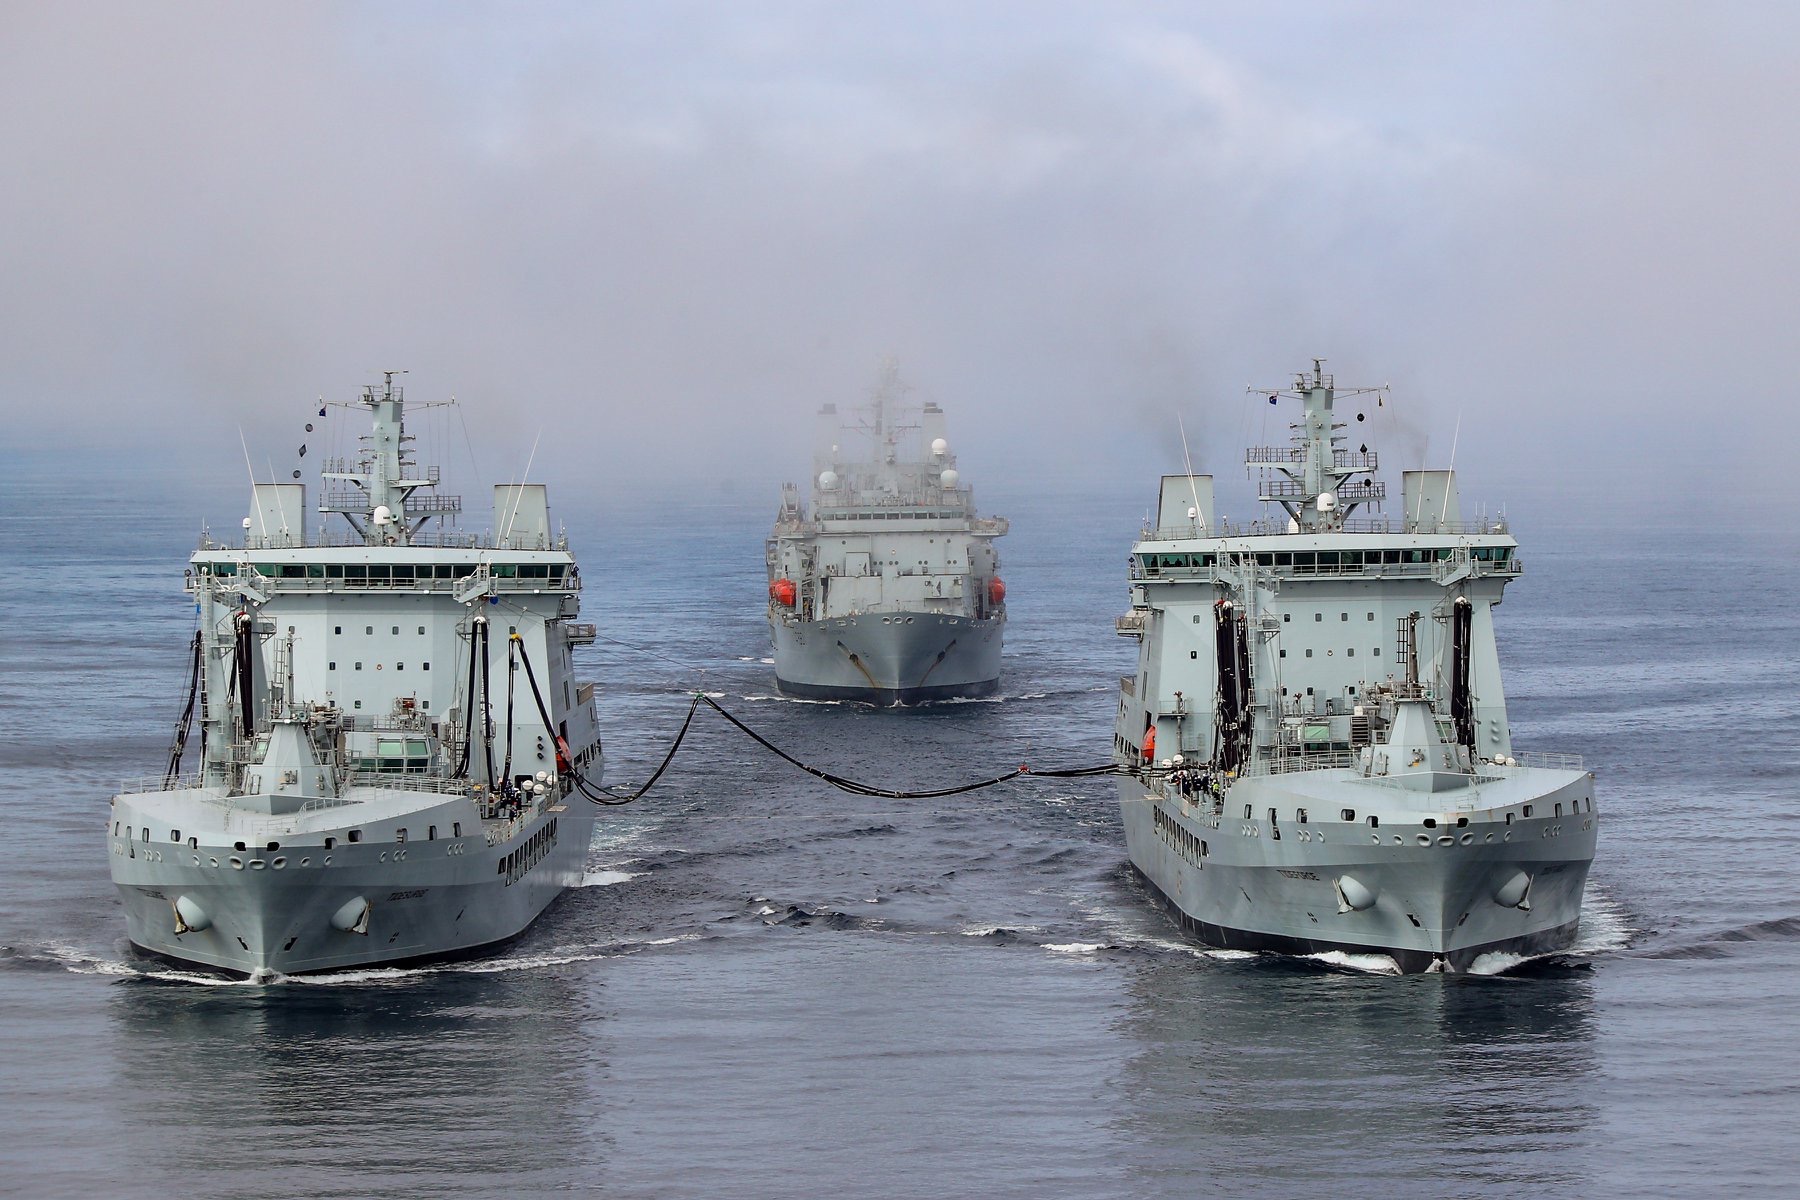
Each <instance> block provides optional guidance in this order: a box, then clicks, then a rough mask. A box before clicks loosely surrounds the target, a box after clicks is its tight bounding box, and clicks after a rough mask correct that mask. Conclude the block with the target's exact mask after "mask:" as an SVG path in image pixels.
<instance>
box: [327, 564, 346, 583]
mask: <svg viewBox="0 0 1800 1200" xmlns="http://www.w3.org/2000/svg"><path fill="white" fill-rule="evenodd" d="M343 577H344V564H343V563H326V564H325V578H327V579H342V578H343Z"/></svg>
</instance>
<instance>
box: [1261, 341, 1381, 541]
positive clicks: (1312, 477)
mask: <svg viewBox="0 0 1800 1200" xmlns="http://www.w3.org/2000/svg"><path fill="white" fill-rule="evenodd" d="M1324 367H1325V360H1324V359H1322V358H1315V359H1313V369H1312V372H1311V373H1310V374H1308V373H1307V372H1305V371H1302V372H1299V373H1298V374H1296V375H1295V376H1294V386H1293V387H1292V388H1287V389H1263V388H1253V389H1251V390H1252V391H1254V392H1259V393H1264V394H1266V395H1267V396H1268V397H1269V402H1270V403H1271V404H1273V403H1275V402H1276V400H1277V398H1278V397H1280V396H1289V397H1293V398H1295V399H1298V400H1299V401H1300V402H1301V406H1302V417H1301V420H1300V422H1299V423H1298V424H1295V425H1293V426H1291V428H1292V429H1293V430H1294V436H1293V445H1291V446H1253V447H1251V448H1250V449H1249V450H1247V451H1245V452H1244V466H1245V468H1246V469H1247V470H1250V471H1260V472H1261V474H1262V479H1261V487H1260V489H1259V490H1260V494H1259V495H1258V496H1257V499H1259V500H1262V501H1264V502H1268V503H1274V504H1279V505H1281V507H1282V508H1283V509H1285V510H1286V512H1287V515H1288V519H1289V522H1290V526H1289V527H1290V528H1291V529H1293V530H1294V531H1296V532H1306V533H1326V532H1331V531H1334V530H1341V529H1342V528H1343V527H1344V519H1345V518H1346V517H1348V516H1349V515H1350V513H1351V512H1352V511H1353V510H1354V509H1355V508H1356V507H1357V506H1358V505H1361V504H1367V503H1375V502H1379V501H1381V500H1382V499H1384V498H1385V497H1386V496H1387V485H1386V484H1384V483H1380V482H1378V481H1377V480H1376V479H1375V478H1374V472H1375V470H1376V468H1377V466H1378V465H1379V461H1378V458H1377V456H1376V454H1375V452H1374V451H1372V450H1369V449H1367V448H1366V447H1365V448H1363V449H1361V450H1344V449H1340V448H1339V447H1338V443H1339V442H1342V441H1343V440H1344V438H1343V436H1342V435H1341V434H1339V433H1338V430H1340V429H1342V428H1344V425H1343V423H1342V422H1339V421H1336V420H1334V419H1333V413H1332V404H1333V402H1334V401H1335V400H1336V399H1337V397H1338V396H1339V395H1343V396H1363V395H1368V394H1370V393H1372V392H1385V391H1386V390H1387V389H1386V387H1364V388H1350V389H1347V390H1345V391H1343V392H1341V393H1340V392H1339V391H1338V389H1337V386H1336V380H1335V378H1334V377H1333V376H1331V375H1327V374H1326V373H1325V370H1324ZM1356 475H1367V476H1368V478H1367V479H1365V480H1363V481H1362V482H1360V483H1356V482H1352V481H1351V479H1352V476H1356Z"/></svg>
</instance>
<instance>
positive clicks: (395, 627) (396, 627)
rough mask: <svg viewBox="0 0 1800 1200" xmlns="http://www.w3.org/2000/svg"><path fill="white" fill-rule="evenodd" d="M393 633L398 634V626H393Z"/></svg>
mask: <svg viewBox="0 0 1800 1200" xmlns="http://www.w3.org/2000/svg"><path fill="white" fill-rule="evenodd" d="M394 632H395V633H399V632H400V627H399V626H398V625H396V626H394Z"/></svg>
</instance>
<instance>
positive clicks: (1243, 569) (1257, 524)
mask: <svg viewBox="0 0 1800 1200" xmlns="http://www.w3.org/2000/svg"><path fill="white" fill-rule="evenodd" d="M1384 391H1385V389H1356V390H1352V391H1348V392H1338V391H1337V389H1336V388H1335V386H1334V382H1333V379H1332V377H1331V376H1330V375H1328V374H1325V373H1324V371H1323V370H1322V366H1321V364H1320V362H1318V361H1315V362H1314V364H1313V370H1312V372H1311V373H1310V374H1306V373H1302V374H1300V375H1298V376H1297V377H1296V378H1295V382H1294V386H1293V387H1292V388H1290V389H1286V390H1285V391H1283V390H1276V391H1272V392H1268V393H1259V394H1258V395H1259V399H1260V396H1261V395H1263V394H1266V395H1267V396H1268V400H1269V403H1271V404H1277V403H1280V402H1281V401H1282V400H1284V399H1285V400H1287V401H1288V402H1290V403H1291V402H1294V401H1297V402H1298V404H1299V407H1300V415H1299V420H1298V421H1296V422H1295V423H1294V424H1293V425H1292V426H1291V428H1292V429H1293V430H1294V435H1293V438H1292V443H1291V444H1290V445H1286V446H1276V447H1262V448H1253V449H1251V450H1250V451H1249V452H1248V453H1247V455H1246V458H1245V462H1246V466H1247V468H1248V469H1249V471H1250V472H1251V473H1252V475H1253V477H1257V478H1259V479H1260V483H1261V488H1260V495H1259V500H1260V501H1261V503H1263V504H1264V505H1266V506H1268V507H1267V508H1266V509H1265V512H1268V513H1270V516H1268V517H1266V518H1264V519H1260V520H1256V521H1253V522H1251V523H1250V524H1247V525H1233V524H1228V523H1227V522H1226V521H1225V520H1224V519H1222V518H1220V517H1218V516H1216V515H1215V506H1214V497H1213V481H1212V478H1211V477H1210V476H1207V475H1192V474H1189V475H1170V476H1164V477H1163V479H1162V488H1161V493H1160V495H1159V497H1158V506H1157V517H1156V522H1155V525H1154V527H1146V528H1145V529H1144V531H1143V533H1142V536H1141V538H1140V540H1139V541H1138V542H1137V544H1136V545H1135V547H1134V548H1133V551H1132V558H1131V564H1132V565H1131V599H1132V604H1131V610H1130V611H1129V612H1128V613H1126V614H1125V615H1124V616H1122V617H1120V618H1119V620H1118V632H1119V633H1120V634H1121V635H1123V636H1127V637H1132V638H1136V639H1139V641H1140V642H1141V645H1140V647H1139V658H1138V669H1137V674H1136V675H1135V676H1128V677H1125V678H1123V679H1121V680H1120V691H1119V707H1118V717H1117V722H1116V725H1115V729H1114V752H1115V756H1116V758H1117V760H1118V762H1119V763H1120V765H1121V766H1122V767H1126V768H1128V769H1129V770H1130V771H1131V773H1132V774H1131V776H1130V777H1127V778H1125V779H1123V780H1122V781H1121V783H1120V805H1121V809H1122V812H1123V817H1124V824H1125V838H1126V845H1127V848H1128V851H1129V854H1130V858H1131V862H1132V865H1133V866H1134V867H1135V868H1136V869H1137V871H1138V872H1140V873H1141V874H1142V876H1143V877H1144V878H1145V879H1147V880H1148V881H1149V883H1150V885H1151V886H1152V887H1153V888H1154V889H1155V890H1156V892H1157V893H1159V894H1160V896H1161V898H1162V899H1163V900H1165V901H1166V902H1167V904H1168V905H1169V906H1170V907H1171V908H1172V909H1173V911H1174V912H1175V913H1177V914H1178V915H1179V917H1180V919H1181V922H1182V924H1183V926H1184V927H1185V928H1187V929H1188V930H1190V931H1191V932H1192V933H1194V934H1195V935H1196V936H1197V937H1198V938H1199V939H1200V940H1201V941H1203V942H1206V943H1208V944H1211V945H1214V946H1220V947H1227V948H1233V949H1245V950H1278V951H1288V952H1293V953H1299V954H1316V953H1322V952H1327V951H1332V950H1337V951H1344V952H1352V953H1373V954H1382V955H1387V956H1390V957H1391V958H1392V959H1393V960H1394V961H1395V962H1396V963H1398V964H1399V966H1400V968H1401V969H1402V970H1403V971H1409V972H1410V971H1424V970H1438V971H1443V970H1450V971H1457V970H1463V969H1465V968H1467V967H1468V966H1469V965H1470V964H1471V963H1473V962H1474V961H1475V960H1476V959H1477V958H1479V957H1481V956H1482V955H1484V954H1488V953H1490V952H1500V953H1504V954H1513V955H1531V954H1539V953H1544V952H1548V951H1554V950H1558V949H1563V948H1566V947H1568V946H1570V945H1571V944H1573V942H1574V940H1575V935H1576V930H1577V926H1578V924H1579V921H1580V916H1581V900H1582V888H1583V884H1584V883H1585V881H1586V879H1587V873H1588V867H1589V865H1590V864H1591V862H1592V860H1593V857H1594V843H1595V837H1596V834H1597V831H1598V820H1599V818H1598V816H1597V814H1596V813H1595V811H1594V788H1593V782H1594V781H1593V776H1592V774H1590V773H1589V772H1588V771H1586V770H1585V769H1584V767H1583V764H1582V761H1581V759H1580V758H1579V757H1577V756H1575V755H1569V754H1548V753H1545V754H1529V753H1523V752H1521V753H1518V754H1515V753H1514V748H1513V745H1512V735H1511V730H1510V727H1509V725H1508V723H1507V714H1506V698H1505V692H1504V689H1503V687H1502V684H1501V678H1500V659H1499V655H1498V652H1497V649H1496V647H1495V642H1494V625H1493V611H1494V608H1495V606H1496V605H1498V604H1499V603H1500V599H1501V591H1502V589H1503V588H1504V587H1505V586H1506V584H1507V583H1508V582H1509V581H1511V580H1513V579H1515V578H1517V577H1518V575H1519V574H1520V571H1521V570H1522V566H1521V563H1520V561H1519V558H1518V553H1517V552H1518V544H1517V542H1515V541H1514V539H1513V538H1512V536H1511V535H1510V533H1509V532H1508V529H1507V525H1506V522H1505V521H1504V520H1477V521H1473V522H1470V521H1465V520H1464V519H1463V518H1462V513H1461V509H1460V500H1459V497H1458V494H1457V485H1456V479H1455V475H1454V472H1453V471H1451V470H1419V471H1407V472H1405V473H1404V474H1403V477H1402V485H1401V487H1402V492H1401V500H1402V505H1401V508H1402V511H1401V513H1400V514H1398V515H1397V516H1395V517H1391V518H1389V517H1382V516H1376V515H1372V513H1373V510H1374V509H1376V508H1377V507H1379V506H1382V505H1383V503H1384V502H1385V501H1386V500H1387V491H1386V484H1385V483H1383V482H1381V481H1380V480H1379V478H1378V477H1377V473H1376V472H1377V468H1378V459H1377V453H1376V452H1375V451H1372V450H1370V449H1369V447H1368V446H1367V445H1366V444H1363V445H1361V446H1360V448H1357V449H1351V448H1350V447H1349V446H1347V445H1345V444H1344V443H1345V442H1346V438H1345V436H1344V435H1343V433H1342V432H1341V431H1342V430H1344V429H1346V428H1348V426H1349V424H1350V423H1349V422H1347V421H1346V422H1340V421H1339V420H1338V418H1337V414H1336V410H1335V408H1334V405H1335V403H1336V402H1337V401H1338V400H1342V399H1348V398H1352V397H1355V396H1366V395H1369V394H1371V393H1374V394H1376V396H1377V403H1378V404H1379V403H1381V398H1380V395H1381V393H1382V392H1384ZM1363 415H1366V414H1358V417H1357V419H1358V420H1361V419H1362V417H1363ZM1359 514H1361V515H1359ZM1494 961H1496V962H1500V961H1503V960H1494Z"/></svg>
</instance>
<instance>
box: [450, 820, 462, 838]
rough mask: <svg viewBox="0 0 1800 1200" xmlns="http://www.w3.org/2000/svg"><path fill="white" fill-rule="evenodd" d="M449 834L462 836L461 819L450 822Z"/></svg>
mask: <svg viewBox="0 0 1800 1200" xmlns="http://www.w3.org/2000/svg"><path fill="white" fill-rule="evenodd" d="M450 836H451V837H461V836H462V822H461V821H454V822H452V823H451V825H450Z"/></svg>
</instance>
